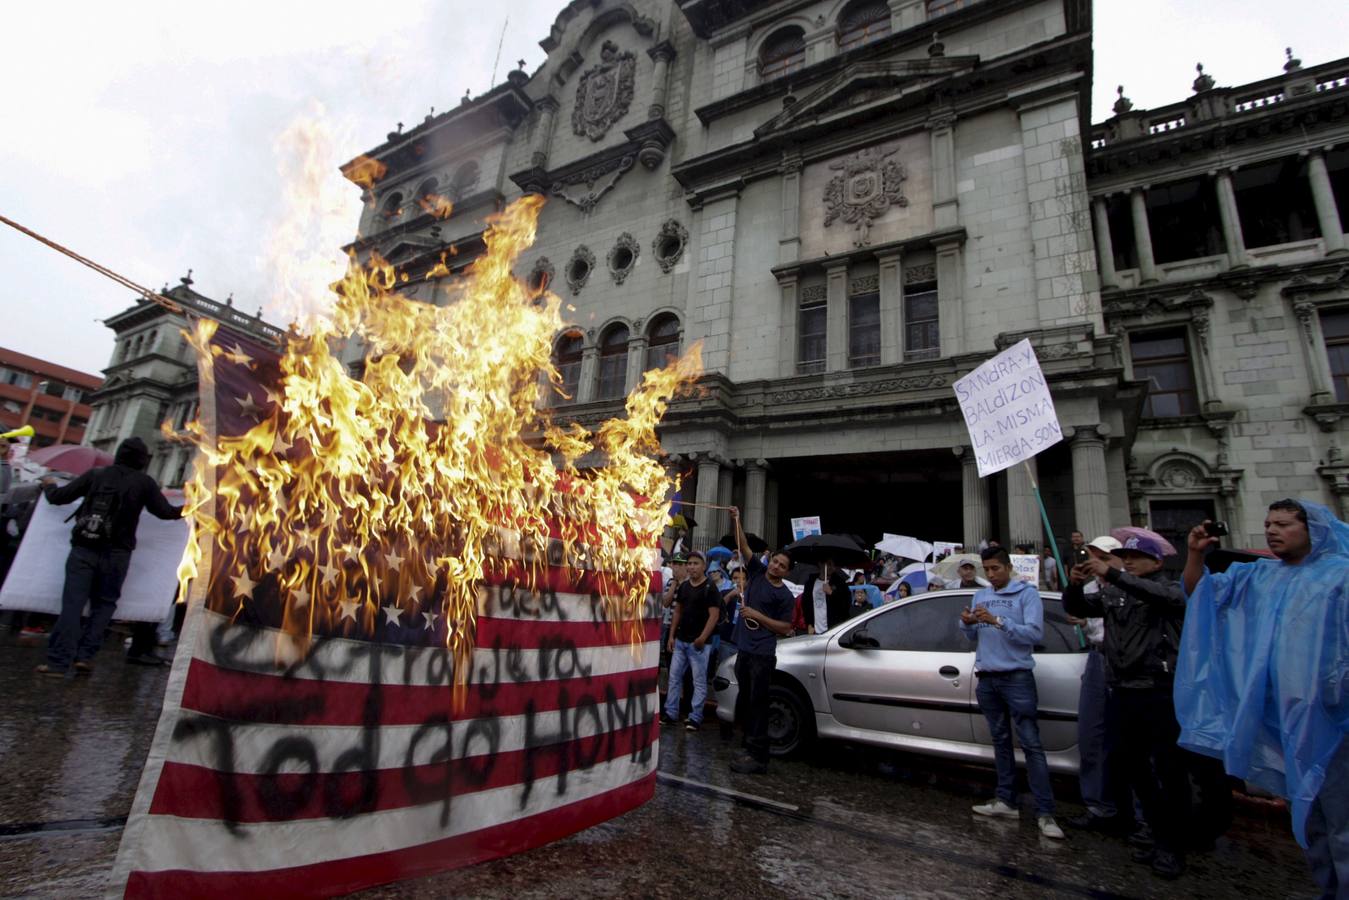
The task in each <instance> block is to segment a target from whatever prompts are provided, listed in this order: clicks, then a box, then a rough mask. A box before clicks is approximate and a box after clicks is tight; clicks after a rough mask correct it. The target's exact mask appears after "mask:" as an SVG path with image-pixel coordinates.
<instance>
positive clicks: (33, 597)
mask: <svg viewBox="0 0 1349 900" xmlns="http://www.w3.org/2000/svg"><path fill="white" fill-rule="evenodd" d="M164 493H165V496H167V497H168V498H169V502H170V503H173V504H175V505H177V504H180V503H182V502H183V492H182V491H165V492H164ZM75 506H76V505H75V504H72V505H71V506H67V507H64V508H60V507H55V506H52V505H51V504H50V503H48V502H47V498H45V497H41V498H39V499H38V504H37V507H36V508H34V510H33V518H32V519H30V520H29V522H28V528H27V530H25V531H24V533H23V543H21V544H20V545H19V552H18V554H17V555H16V556H15V557H14V564H13V566H12V567H11V568H10V570H9V575H7V576H6V577H5V584H4V587H3V588H0V609H22V610H27V611H28V612H42V613H51V614H52V615H60V613H61V589H62V587H63V586H64V584H65V576H66V555H67V554H68V553H69V552H70V529H71V528H72V527H73V523H71V522H67V521H66V518H67V517H68V516H69V515H70V514H71V512H73V511H74V510H75ZM186 546H187V522H186V521H184V520H182V519H173V520H167V521H166V520H164V519H157V518H155V517H154V516H152V515H150V514H149V513H148V512H142V513H141V518H140V524H139V525H137V526H136V550H135V552H133V553H132V554H131V565H130V566H129V567H128V568H127V573H126V581H124V582H123V583H122V598H121V599H120V600H118V601H117V612H116V613H115V614H114V616H113V618H115V619H118V620H120V621H126V622H161V621H163V620H164V617H165V616H166V615H168V612H169V607H170V606H171V605H172V604H173V598H174V596H175V595H176V594H177V592H178V563H179V562H181V561H182V558H183V549H184V548H185V547H186Z"/></svg>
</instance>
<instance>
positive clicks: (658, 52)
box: [646, 41, 675, 119]
mask: <svg viewBox="0 0 1349 900" xmlns="http://www.w3.org/2000/svg"><path fill="white" fill-rule="evenodd" d="M646 55H647V56H649V57H651V60H652V62H654V63H655V67H654V68H653V69H652V70H651V105H650V106H648V107H647V108H646V117H647V118H648V119H663V118H665V94H666V91H667V89H668V85H667V84H666V82H667V81H668V80H669V79H668V77H667V73H668V72H669V71H670V60H672V59H674V57H675V48H674V44H671V43H670V42H669V41H661V42H660V43H659V44H657V45H656V46H654V47H652V48H651V49H650V50H648V51H646Z"/></svg>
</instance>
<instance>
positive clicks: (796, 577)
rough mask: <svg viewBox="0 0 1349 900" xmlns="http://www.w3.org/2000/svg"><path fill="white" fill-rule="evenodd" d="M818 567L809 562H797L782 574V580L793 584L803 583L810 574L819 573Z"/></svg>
mask: <svg viewBox="0 0 1349 900" xmlns="http://www.w3.org/2000/svg"><path fill="white" fill-rule="evenodd" d="M819 574H820V567H819V566H814V565H811V564H810V563H797V564H796V565H794V566H792V568H791V571H790V572H788V573H787V574H786V575H784V576H782V578H783V580H784V581H790V582H792V583H793V584H805V583H806V579H808V578H810V577H811V576H812V575H819Z"/></svg>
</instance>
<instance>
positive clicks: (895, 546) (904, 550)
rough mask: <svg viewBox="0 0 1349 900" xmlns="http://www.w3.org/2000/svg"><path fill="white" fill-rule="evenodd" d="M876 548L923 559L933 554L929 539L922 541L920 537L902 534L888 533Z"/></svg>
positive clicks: (884, 551) (895, 554)
mask: <svg viewBox="0 0 1349 900" xmlns="http://www.w3.org/2000/svg"><path fill="white" fill-rule="evenodd" d="M876 549H877V550H879V551H881V552H882V553H889V554H890V555H892V556H902V557H904V558H905V559H919V560H922V559H927V558H928V557H929V556H931V555H932V545H931V544H929V543H928V542H927V541H920V540H918V538H911V537H907V536H906V535H902V534H887V535H886V536H885V540H883V541H881V542H880V543H878V544H877V545H876Z"/></svg>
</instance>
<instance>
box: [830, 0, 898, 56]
mask: <svg viewBox="0 0 1349 900" xmlns="http://www.w3.org/2000/svg"><path fill="white" fill-rule="evenodd" d="M889 33H890V7H889V6H887V5H886V4H885V3H884V2H882V0H857V2H855V3H851V4H849V5H848V7H847V8H846V9H844V10H843V13H842V14H841V15H840V16H839V17H838V48H839V49H840V50H851V49H853V48H854V47H860V46H862V45H863V44H870V43H871V42H872V41H876V40H880V39H881V38H883V37H885V36H886V35H887V34H889Z"/></svg>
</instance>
